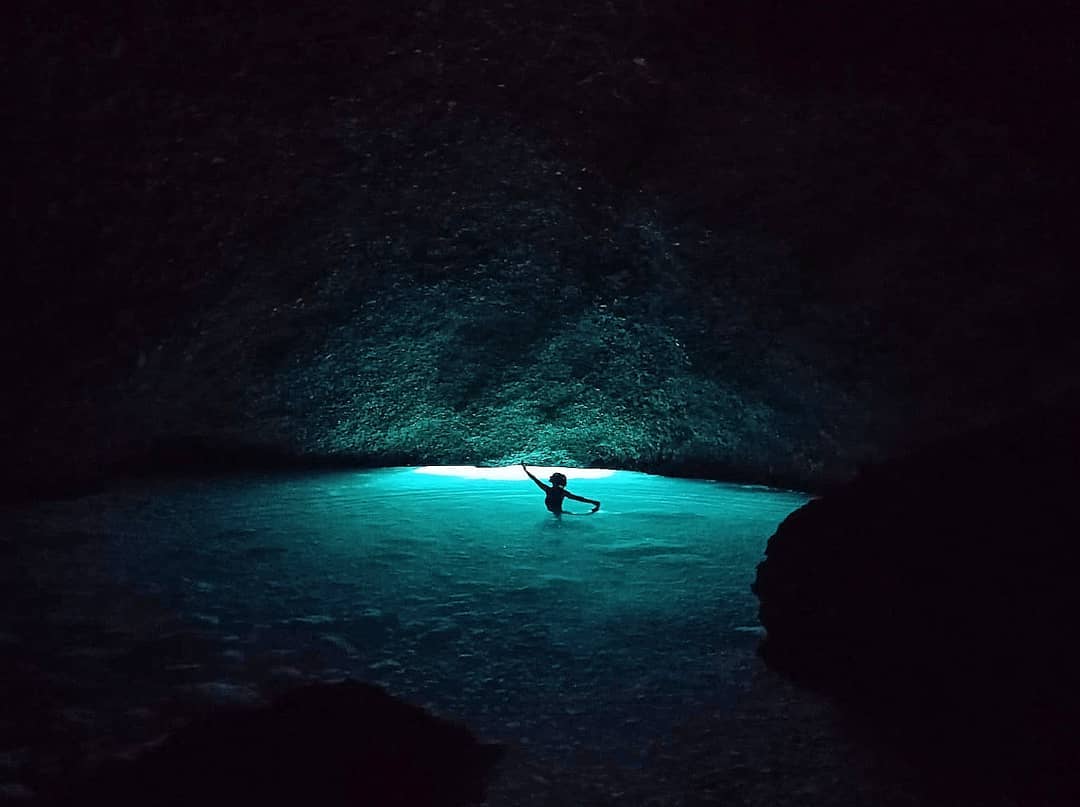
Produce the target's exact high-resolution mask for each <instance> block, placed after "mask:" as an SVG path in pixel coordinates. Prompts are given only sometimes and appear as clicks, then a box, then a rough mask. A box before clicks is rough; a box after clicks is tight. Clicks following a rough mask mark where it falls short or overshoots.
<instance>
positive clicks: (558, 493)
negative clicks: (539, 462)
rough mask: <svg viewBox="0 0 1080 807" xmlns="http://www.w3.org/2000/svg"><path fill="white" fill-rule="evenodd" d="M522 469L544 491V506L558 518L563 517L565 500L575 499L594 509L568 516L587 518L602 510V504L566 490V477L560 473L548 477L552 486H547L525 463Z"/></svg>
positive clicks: (522, 464)
mask: <svg viewBox="0 0 1080 807" xmlns="http://www.w3.org/2000/svg"><path fill="white" fill-rule="evenodd" d="M521 467H522V469H523V470H524V471H525V473H527V474H528V475H529V479H531V480H532V481H533V482H535V483H536V486H537V487H538V488H540V490H542V491H544V504H545V505H547V509H548V510H550V511H551V512H552V514H554V516H555V517H556V518H558V517H559V516H561V515H563V513H564V512H566V511H564V510H563V509H562V503H563V499H573V500H574V501H575V502H585V504H591V505H592V506H593V509H592V511H591V512H589V513H566V515H568V516H587V515H591V514H592V513H595V512H596V511H597V510H599V509H600V502H598V501H595V500H593V499H586V498H585V497H584V496H575V495H574V494H573V493H571V492H570V491H568V490H567V489H566V475H565V474H561V473H559V472H558V471H556V472H555V473H553V474H552V475H551V476H549V477H548V481H549V482H550V483H551V484H550V485H545V484H544V483H543V482H541V481H540V480H539V479H537V478H536V477H535V476H533V474H532V471H530V470H529V469H528V468H526V467H525V463H524V462H523V463H521Z"/></svg>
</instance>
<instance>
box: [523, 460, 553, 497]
mask: <svg viewBox="0 0 1080 807" xmlns="http://www.w3.org/2000/svg"><path fill="white" fill-rule="evenodd" d="M521 468H522V470H523V471H525V473H527V474H528V475H529V479H531V480H532V481H533V482H535V483H536V486H537V487H538V488H540V490H542V491H544V492H545V493H547V490H548V486H547V485H545V484H544V483H543V482H541V481H540V480H539V479H537V478H536V477H535V476H533V473H532V471H530V470H529V469H528V468H526V467H525V463H524V462H523V463H521Z"/></svg>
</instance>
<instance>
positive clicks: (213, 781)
mask: <svg viewBox="0 0 1080 807" xmlns="http://www.w3.org/2000/svg"><path fill="white" fill-rule="evenodd" d="M502 753H503V750H502V748H501V746H497V745H491V744H484V743H480V742H478V741H477V740H476V738H475V737H473V735H472V734H471V733H470V732H469V731H468V729H466V728H465V727H464V726H461V725H457V724H454V723H450V722H447V721H445V720H441V719H439V718H436V717H433V716H432V715H430V714H428V713H427V712H425V711H424V710H423V709H421V708H419V707H416V706H412V705H410V704H407V703H404V702H403V701H400V700H397V699H396V698H393V697H391V696H390V695H388V694H387V693H386V692H384V691H383V690H381V689H379V688H378V687H375V686H371V685H368V684H361V683H356V682H351V681H346V682H344V683H340V684H331V685H314V686H308V687H303V688H300V689H297V690H294V691H293V692H291V693H289V694H287V695H285V696H283V697H281V698H280V699H279V700H277V701H275V702H274V703H273V704H272V705H271V706H269V707H267V708H263V709H254V710H242V711H234V712H230V713H227V714H224V715H221V716H218V717H215V718H213V719H210V720H207V721H205V722H203V723H199V724H196V725H192V726H189V727H188V728H185V729H183V730H181V731H179V732H177V733H176V734H175V735H173V736H172V737H170V738H169V739H168V740H167V741H166V742H165V743H164V744H162V745H161V746H159V747H157V748H155V749H154V750H152V751H150V752H148V753H146V754H145V755H143V756H142V757H140V758H139V759H137V760H136V761H134V762H131V763H113V764H110V765H106V766H105V767H103V768H102V769H101V770H99V771H98V772H97V773H96V774H95V775H94V776H93V777H91V778H90V780H89V781H86V782H79V783H77V784H76V785H74V786H72V787H70V788H69V789H68V790H67V792H66V793H64V794H63V795H61V796H60V797H58V798H56V799H55V801H54V803H56V804H72V805H73V804H112V805H136V804H139V805H143V804H155V805H192V804H206V805H216V804H230V805H238V804H250V805H261V806H262V805H279V804H280V805H297V804H318V805H346V804H348V805H358V804H369V805H409V807H414V806H415V807H419V806H421V805H431V807H435V805H439V806H440V807H442V806H443V805H445V806H446V807H456V805H466V804H475V803H477V802H479V801H482V800H483V798H484V792H485V788H486V778H487V775H488V774H489V773H490V771H491V769H492V767H493V766H494V765H495V764H496V762H497V761H498V760H499V759H500V758H501V757H502Z"/></svg>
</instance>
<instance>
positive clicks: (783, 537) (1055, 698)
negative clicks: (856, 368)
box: [755, 407, 1080, 804]
mask: <svg viewBox="0 0 1080 807" xmlns="http://www.w3.org/2000/svg"><path fill="white" fill-rule="evenodd" d="M1075 411H1076V410H1075V408H1073V407H1067V408H1059V409H1040V410H1037V411H1031V412H1029V413H1028V414H1027V415H1026V416H1025V417H1024V418H1022V419H1017V420H1012V421H1009V422H1008V423H1006V424H1002V425H1000V426H998V427H995V428H992V429H986V430H980V431H976V432H972V433H969V434H965V435H963V436H959V437H956V438H954V439H951V440H947V441H943V442H941V443H938V444H936V445H934V446H933V447H930V448H927V449H926V450H924V451H922V452H920V453H917V454H914V455H912V456H910V457H908V458H905V459H901V460H896V461H891V462H886V463H882V464H881V465H877V466H874V467H872V468H867V469H864V471H863V472H862V473H861V474H860V475H859V477H858V478H857V479H855V480H853V481H852V482H851V483H849V484H847V485H844V486H842V487H840V488H838V489H837V490H834V491H832V492H830V493H828V494H827V495H825V496H824V497H822V498H821V499H817V500H814V501H812V502H810V503H809V504H807V505H805V506H804V507H802V508H801V509H799V510H797V511H796V512H795V513H793V514H792V515H791V516H789V517H788V518H787V519H786V520H785V521H784V522H783V524H781V526H780V528H779V529H778V530H777V532H776V534H775V535H774V536H773V537H772V538H771V539H770V541H769V545H768V549H767V552H766V560H765V561H764V562H763V563H762V564H761V565H760V566H759V567H758V575H757V580H756V583H755V591H756V593H757V595H758V597H759V598H760V602H761V610H760V615H761V620H762V622H763V624H764V626H765V628H766V630H767V632H768V633H767V637H766V639H765V641H764V642H763V644H762V648H761V652H762V655H763V656H764V658H765V660H766V661H767V662H768V663H769V664H770V665H771V666H773V667H775V668H776V669H778V670H780V671H782V672H784V673H786V674H787V675H789V676H791V677H792V678H794V679H795V680H797V681H799V682H802V683H804V684H807V685H809V686H811V687H813V688H816V689H820V690H822V691H825V692H828V693H830V694H832V695H834V696H836V697H837V699H838V700H839V701H840V702H841V703H842V704H844V705H845V706H846V707H848V708H849V709H850V713H851V715H852V716H853V720H854V722H855V723H856V724H860V723H861V724H863V726H864V728H865V729H867V730H868V731H869V733H870V735H871V736H874V737H876V738H878V739H884V740H886V741H887V742H889V743H892V744H895V745H897V746H899V747H900V748H902V749H903V751H904V752H905V753H906V754H907V755H909V756H910V757H911V758H913V759H916V760H918V761H919V762H920V763H921V764H922V765H923V766H924V768H925V770H926V771H927V774H928V775H929V776H930V777H931V779H932V781H933V782H935V784H936V785H937V786H947V787H953V788H956V789H957V790H958V792H963V791H965V790H966V791H968V792H973V791H978V792H995V791H1001V792H1007V793H1011V794H1013V795H1014V796H1016V797H1018V798H1024V799H1028V798H1035V799H1037V800H1042V799H1048V800H1049V801H1048V802H1046V803H1055V804H1056V803H1069V802H1070V801H1071V800H1075V798H1076V797H1077V796H1078V795H1080V779H1078V776H1077V771H1080V765H1078V763H1080V758H1078V753H1080V751H1078V749H1080V734H1078V733H1077V726H1078V725H1080V698H1078V697H1077V691H1076V686H1075V682H1076V681H1077V680H1078V679H1080V655H1078V654H1077V653H1076V650H1075V648H1074V647H1073V641H1072V640H1073V637H1075V634H1076V625H1077V620H1078V618H1080V590H1078V588H1077V586H1076V581H1075V574H1074V571H1075V568H1076V565H1077V562H1078V561H1080V547H1078V545H1077V535H1078V534H1080V524H1078V521H1077V511H1076V507H1075V501H1074V498H1075V490H1076V488H1077V483H1078V482H1080V468H1078V462H1077V457H1078V456H1080V426H1078V424H1077V421H1076V418H1075ZM1040 803H1041V801H1040Z"/></svg>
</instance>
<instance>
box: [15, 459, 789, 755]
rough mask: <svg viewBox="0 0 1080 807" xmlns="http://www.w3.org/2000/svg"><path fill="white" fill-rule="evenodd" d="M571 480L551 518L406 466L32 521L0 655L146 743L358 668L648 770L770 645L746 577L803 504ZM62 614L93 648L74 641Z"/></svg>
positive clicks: (27, 519)
mask: <svg viewBox="0 0 1080 807" xmlns="http://www.w3.org/2000/svg"><path fill="white" fill-rule="evenodd" d="M570 487H571V489H572V490H575V491H576V492H579V493H581V494H582V495H587V496H591V497H595V498H599V499H600V500H601V501H603V503H604V504H603V509H602V510H601V511H600V513H598V514H596V515H595V516H590V517H586V518H564V519H562V520H561V521H558V520H556V519H554V518H552V517H551V516H550V515H549V514H548V513H546V512H545V511H544V508H543V498H542V496H540V495H539V491H537V490H536V489H535V487H534V486H533V485H532V484H531V483H530V482H528V481H527V480H524V479H523V480H521V481H520V482H513V481H491V480H461V479H454V478H452V477H451V478H448V477H430V476H419V475H416V474H413V473H411V472H410V471H408V470H402V469H388V470H384V471H372V472H364V473H342V474H321V475H313V476H310V477H275V478H250V479H242V478H231V479H228V480H204V481H187V482H173V483H171V484H161V485H142V486H141V487H131V488H128V489H117V490H112V491H109V492H107V493H105V494H102V495H100V496H96V497H88V498H86V499H81V500H73V501H70V502H63V503H54V504H50V505H48V506H42V508H41V509H40V511H33V510H30V511H23V512H22V513H21V514H20V516H19V522H18V524H3V525H2V526H3V527H4V528H5V529H3V530H0V534H2V535H4V536H6V538H5V543H4V555H5V561H7V560H10V559H12V558H14V559H15V561H17V562H11V563H8V562H5V564H0V584H2V585H4V587H5V589H6V591H7V592H8V593H9V594H10V595H12V596H10V597H9V598H8V601H9V602H18V603H22V604H23V605H26V604H27V603H37V605H35V606H34V607H33V608H22V607H20V608H19V609H18V611H17V612H16V611H10V610H2V611H0V615H3V617H4V619H5V620H6V621H5V623H4V624H0V651H2V652H4V654H5V657H8V656H12V655H14V656H16V657H18V656H20V655H22V656H29V655H31V654H32V656H33V665H34V669H36V670H38V673H39V678H38V679H37V680H54V681H62V680H70V678H71V668H72V666H73V665H74V666H78V667H79V672H80V674H81V675H82V676H84V678H85V679H86V680H84V681H83V685H82V686H80V687H78V688H75V687H68V688H67V689H65V687H64V686H59V685H58V686H57V688H56V689H55V690H53V692H54V697H55V698H56V699H57V706H58V707H60V708H63V707H68V706H74V705H78V706H79V707H80V708H85V709H90V710H96V711H97V712H98V713H100V714H101V715H109V714H114V713H117V714H142V715H144V718H143V719H142V720H141V722H140V721H129V722H131V726H132V728H130V731H129V733H131V732H134V733H135V734H137V735H138V737H139V738H140V739H150V738H152V736H153V735H154V732H155V731H156V732H158V733H160V731H161V730H163V729H164V728H167V727H169V726H171V725H172V721H175V720H177V719H182V715H183V714H184V713H185V712H184V710H185V709H188V710H189V713H197V712H198V710H199V709H201V708H204V707H205V705H206V703H207V702H210V703H215V702H234V703H235V702H242V701H251V700H253V699H255V698H261V697H265V696H266V694H268V693H272V692H276V691H279V690H280V689H281V688H282V687H283V686H288V685H289V684H290V683H294V682H298V681H307V680H332V679H334V678H338V677H343V676H346V675H353V676H357V677H360V678H367V679H370V680H376V681H381V682H383V683H384V684H385V685H387V686H388V687H389V688H391V690H392V691H394V692H395V694H399V695H402V696H404V697H406V698H408V699H410V700H413V701H415V702H418V703H427V704H429V705H431V706H433V707H434V708H436V709H437V710H439V711H442V712H444V713H446V714H448V715H451V716H454V717H458V718H461V719H463V720H466V721H467V722H469V723H470V724H471V725H472V726H473V727H474V728H475V729H476V730H478V731H480V732H481V733H485V734H488V735H490V736H493V737H499V736H505V735H506V733H507V732H508V731H512V736H513V737H515V738H518V739H524V740H526V741H527V742H529V743H530V744H531V745H532V746H533V747H534V748H538V749H541V750H546V751H548V752H551V753H558V752H559V749H571V748H573V749H583V748H589V749H592V750H595V751H600V752H605V753H617V754H622V755H626V756H629V757H635V756H636V755H637V753H638V752H639V751H640V749H641V748H643V747H645V745H647V744H648V742H649V741H650V740H651V739H653V738H655V737H658V736H662V735H664V734H665V733H666V732H667V731H668V730H669V729H670V727H671V726H672V725H673V724H674V723H676V722H678V721H680V720H683V719H686V717H687V716H688V715H690V714H692V713H693V710H694V708H696V706H695V705H697V704H702V703H706V702H711V701H723V700H724V697H725V694H724V692H722V691H720V688H721V687H728V688H732V687H735V686H737V685H738V680H736V678H737V676H736V677H735V678H732V677H731V674H730V671H726V672H725V673H724V675H725V676H727V678H723V681H721V678H722V676H721V674H720V672H719V671H718V670H717V661H716V660H717V658H720V657H722V656H723V654H724V653H727V652H729V651H730V650H731V649H733V648H747V647H752V645H753V643H754V642H755V641H756V640H757V636H756V634H755V632H754V628H755V626H756V618H755V616H756V602H755V601H754V600H753V599H752V596H751V595H750V593H749V584H750V580H751V579H752V576H753V567H754V564H755V563H756V562H757V560H758V559H760V557H761V553H762V551H763V549H764V545H765V541H766V540H767V539H768V537H769V535H770V534H771V533H772V531H773V530H774V529H775V527H776V525H777V524H778V523H779V522H780V521H781V520H782V519H783V518H784V517H785V516H786V515H787V514H788V513H789V512H790V511H791V510H793V509H795V508H796V507H797V506H799V505H800V504H801V503H802V502H803V501H805V497H802V496H800V495H798V494H792V493H783V492H775V491H768V490H760V489H747V488H740V487H736V486H725V485H717V484H714V483H707V482H700V481H687V480H670V479H663V478H660V477H649V476H645V475H642V474H624V473H619V474H617V475H615V476H613V477H609V478H606V479H583V480H574V479H573V478H571V483H570ZM7 536H17V537H16V538H10V537H7ZM35 536H51V537H48V538H47V539H46V540H45V541H43V542H42V543H40V544H33V543H32V542H33V540H34V537H35ZM5 568H6V569H7V571H4V569H5ZM16 570H17V571H16ZM63 603H69V604H70V603H77V604H78V605H77V610H78V611H79V616H80V618H81V619H82V620H83V622H84V623H85V624H89V625H93V626H94V628H93V629H92V630H91V631H90V633H86V632H85V631H84V634H85V635H87V636H90V635H91V634H93V637H91V638H90V639H84V640H82V641H80V642H76V643H74V644H72V643H71V639H72V636H73V634H72V633H71V630H72V629H71V628H65V627H64V624H66V623H64V622H63V621H62V620H63V619H65V618H66V617H65V616H64V608H63V607H61V606H62V604H63ZM68 610H70V609H68ZM68 616H71V614H68ZM94 637H96V638H94ZM93 647H99V648H101V649H102V652H101V653H100V654H96V655H95V654H92V653H91V654H83V655H81V656H80V655H79V653H78V652H75V653H74V654H73V653H72V648H75V649H76V650H78V649H79V648H86V649H89V648H93ZM740 674H741V673H740ZM90 679H93V680H90ZM728 679H730V680H728ZM13 681H14V679H11V680H10V681H9V683H11V682H13ZM2 683H4V681H3V680H0V684H2ZM24 683H25V682H24ZM20 686H21V685H20ZM66 698H72V699H77V700H78V703H77V704H76V703H66V702H65V699H66ZM162 704H169V706H168V708H164V707H163V706H162ZM184 704H188V705H187V706H185V705H184ZM57 720H60V718H59V717H58V718H57ZM46 722H47V721H46ZM112 722H115V721H112ZM28 725H29V724H28ZM93 725H96V726H99V727H100V726H107V725H111V723H110V721H107V720H98V721H97V722H93ZM508 727H512V729H510V728H508ZM38 728H39V729H40V731H39V732H38V734H37V735H35V736H39V737H42V738H44V739H42V740H41V742H43V743H48V742H50V740H49V738H50V737H52V736H53V735H52V734H50V731H52V730H51V729H48V727H47V726H46V727H38ZM61 728H62V727H61V726H60V724H59V723H58V724H57V728H56V731H60V730H61ZM64 730H67V729H64ZM101 730H102V731H105V729H101ZM4 736H5V737H7V736H8V735H4ZM131 739H132V738H131V737H130V736H129V737H126V738H124V742H127V741H130V740H131ZM114 740H115V741H116V745H117V747H119V745H121V744H122V743H121V741H120V739H119V738H114ZM10 742H11V743H15V744H17V743H22V744H23V745H25V744H26V743H27V742H30V740H28V738H27V737H22V738H19V737H15V736H12V737H10ZM94 742H95V743H98V744H101V743H104V744H105V745H106V746H107V745H108V742H109V739H108V737H104V738H102V737H98V738H95V740H94ZM14 747H16V746H15V745H12V748H14ZM11 750H12V749H5V748H0V754H3V753H7V752H11Z"/></svg>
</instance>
